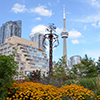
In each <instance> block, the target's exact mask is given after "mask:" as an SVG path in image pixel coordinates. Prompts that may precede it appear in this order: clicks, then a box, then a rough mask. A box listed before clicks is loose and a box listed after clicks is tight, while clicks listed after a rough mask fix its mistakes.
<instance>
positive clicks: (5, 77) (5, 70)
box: [0, 55, 18, 100]
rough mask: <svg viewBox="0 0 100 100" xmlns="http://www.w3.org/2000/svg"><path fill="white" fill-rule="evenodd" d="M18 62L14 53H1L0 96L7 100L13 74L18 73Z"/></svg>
mask: <svg viewBox="0 0 100 100" xmlns="http://www.w3.org/2000/svg"><path fill="white" fill-rule="evenodd" d="M17 68H18V66H17V62H16V61H14V55H9V56H5V55H0V98H1V99H2V100H5V96H6V94H7V89H8V88H9V87H11V86H12V84H11V83H12V82H13V76H14V75H17V74H18V73H17V71H16V70H17Z"/></svg>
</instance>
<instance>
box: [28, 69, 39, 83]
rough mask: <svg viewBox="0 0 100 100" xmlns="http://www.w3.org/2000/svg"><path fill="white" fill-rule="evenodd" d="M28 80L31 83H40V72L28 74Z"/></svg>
mask: <svg viewBox="0 0 100 100" xmlns="http://www.w3.org/2000/svg"><path fill="white" fill-rule="evenodd" d="M28 77H29V79H30V80H31V81H33V82H39V81H40V77H41V71H39V70H36V71H34V70H33V72H30V75H28Z"/></svg>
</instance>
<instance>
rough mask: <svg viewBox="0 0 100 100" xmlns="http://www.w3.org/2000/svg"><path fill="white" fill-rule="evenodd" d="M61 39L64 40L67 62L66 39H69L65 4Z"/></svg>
mask: <svg viewBox="0 0 100 100" xmlns="http://www.w3.org/2000/svg"><path fill="white" fill-rule="evenodd" d="M61 37H62V38H63V56H66V57H65V60H66V62H67V43H66V38H68V32H67V31H66V18H65V4H63V31H62V33H61Z"/></svg>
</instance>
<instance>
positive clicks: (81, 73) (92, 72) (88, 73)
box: [70, 55, 97, 78]
mask: <svg viewBox="0 0 100 100" xmlns="http://www.w3.org/2000/svg"><path fill="white" fill-rule="evenodd" d="M70 76H73V78H77V77H81V78H82V77H87V78H90V77H95V76H97V70H96V66H95V62H94V61H93V60H92V59H91V58H90V59H89V58H88V56H87V55H85V58H83V59H81V61H80V63H78V64H76V65H73V68H72V69H71V70H70Z"/></svg>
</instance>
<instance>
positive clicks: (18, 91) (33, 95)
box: [6, 82, 95, 100]
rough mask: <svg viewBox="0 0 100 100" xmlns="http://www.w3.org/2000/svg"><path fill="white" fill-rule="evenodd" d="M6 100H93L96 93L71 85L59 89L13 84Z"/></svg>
mask: <svg viewBox="0 0 100 100" xmlns="http://www.w3.org/2000/svg"><path fill="white" fill-rule="evenodd" d="M13 85H14V87H11V88H10V89H9V92H8V95H7V97H6V100H83V99H84V100H93V98H94V95H95V94H94V92H93V91H91V90H88V89H87V88H84V87H83V86H79V85H75V84H71V85H67V86H62V87H61V88H57V87H55V86H53V85H43V84H41V83H33V82H24V83H20V84H19V83H13Z"/></svg>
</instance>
